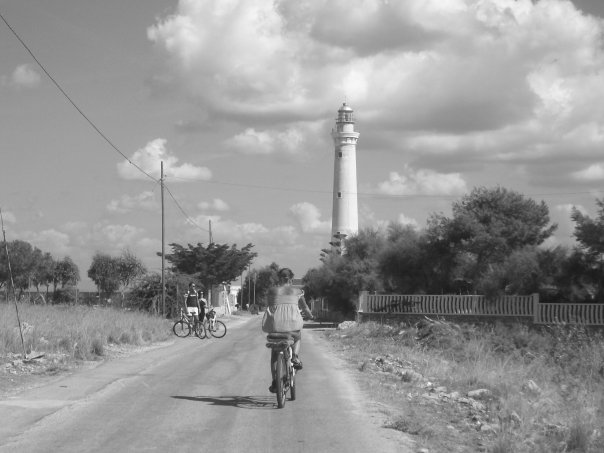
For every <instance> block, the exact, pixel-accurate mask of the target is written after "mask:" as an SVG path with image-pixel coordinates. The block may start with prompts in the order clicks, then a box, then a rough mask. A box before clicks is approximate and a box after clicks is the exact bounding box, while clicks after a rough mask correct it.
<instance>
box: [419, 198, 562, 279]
mask: <svg viewBox="0 0 604 453" xmlns="http://www.w3.org/2000/svg"><path fill="white" fill-rule="evenodd" d="M452 211H453V218H451V219H449V218H447V217H445V216H442V215H440V216H438V215H434V216H432V218H431V219H430V221H429V222H428V231H427V237H428V239H429V240H428V242H429V244H430V245H431V247H432V248H433V250H434V251H436V252H437V255H440V256H441V257H442V258H443V265H444V267H443V271H444V273H445V274H447V275H448V284H449V285H451V284H452V281H453V280H454V279H455V278H464V279H467V280H470V281H478V280H480V279H482V278H483V277H484V275H485V274H486V273H488V272H490V271H489V269H490V268H491V267H492V266H494V265H498V264H501V263H502V262H503V261H505V259H506V258H507V257H508V256H509V255H510V254H511V253H512V252H514V251H516V250H521V249H523V248H524V247H527V246H536V245H539V244H541V243H543V241H544V240H545V239H547V238H548V237H550V236H551V235H552V233H553V232H554V231H555V230H556V228H557V225H555V224H553V225H550V218H549V209H548V208H547V205H546V204H545V202H543V201H541V202H540V203H536V202H535V201H534V200H531V199H528V198H525V197H524V196H523V195H521V194H519V193H517V192H514V191H509V190H507V189H505V188H502V187H497V188H494V189H487V188H484V187H481V188H476V189H474V190H473V191H472V192H471V193H470V194H469V195H466V196H464V197H463V198H462V199H461V201H459V202H456V203H454V204H453V207H452ZM460 258H461V260H460ZM501 290H503V288H501Z"/></svg>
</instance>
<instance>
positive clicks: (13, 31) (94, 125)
mask: <svg viewBox="0 0 604 453" xmlns="http://www.w3.org/2000/svg"><path fill="white" fill-rule="evenodd" d="M0 19H2V21H3V22H4V23H5V24H6V26H7V27H8V29H9V30H10V31H11V32H12V34H13V35H14V36H15V38H17V40H18V41H19V42H20V43H21V45H22V46H23V47H24V48H25V50H27V52H28V53H29V55H31V57H32V58H33V59H34V61H35V62H36V63H37V65H38V66H39V67H40V69H42V71H44V74H46V76H47V77H48V78H49V79H50V81H51V82H52V83H53V84H54V85H55V86H56V87H57V89H58V90H59V91H60V92H61V94H62V95H63V96H64V97H65V98H66V99H67V100H68V101H69V103H70V104H71V105H72V106H73V108H75V109H76V110H77V112H78V113H79V114H80V115H81V116H82V117H83V118H84V119H85V120H86V122H88V124H89V125H90V126H91V127H92V128H93V129H94V130H95V131H96V132H97V134H99V135H100V136H101V137H102V138H103V140H105V142H107V143H108V144H109V146H111V147H112V148H113V149H114V150H115V151H117V153H118V154H120V155H121V156H122V157H123V158H124V159H126V161H127V162H128V163H129V164H130V165H132V166H134V167H135V168H136V169H137V170H138V171H140V172H141V173H143V174H144V175H145V176H147V177H148V178H150V179H152V180H153V181H155V182H159V181H158V180H157V179H156V178H154V177H153V176H151V175H150V174H149V173H147V172H146V171H145V170H143V169H142V168H140V167H139V166H138V165H136V164H135V163H134V162H132V161H131V160H130V158H128V157H127V156H126V155H125V154H124V153H123V152H122V151H121V150H120V149H119V148H118V147H117V146H116V145H115V144H114V143H113V142H112V141H111V140H110V139H109V138H108V137H107V136H106V135H105V134H104V133H103V132H102V131H101V130H100V129H99V128H98V127H97V126H96V124H94V122H93V121H92V120H91V119H90V118H88V116H87V115H86V114H85V113H84V112H83V111H82V109H81V108H80V107H78V105H77V104H76V103H75V102H74V101H73V100H72V99H71V97H70V96H69V95H68V94H67V93H66V92H65V90H64V89H63V88H62V87H61V85H60V84H59V82H57V81H56V80H55V78H54V77H53V76H52V75H50V73H49V72H48V71H47V70H46V68H45V67H44V65H43V64H42V63H41V62H40V60H38V58H37V57H36V56H35V55H34V53H33V52H32V51H31V49H30V48H29V47H28V45H27V44H25V42H24V41H23V39H21V37H20V36H19V34H18V33H17V32H16V31H15V29H13V27H11V25H10V24H9V23H8V21H7V20H6V19H5V18H4V16H3V15H2V13H0Z"/></svg>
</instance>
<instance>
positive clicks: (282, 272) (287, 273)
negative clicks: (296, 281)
mask: <svg viewBox="0 0 604 453" xmlns="http://www.w3.org/2000/svg"><path fill="white" fill-rule="evenodd" d="M277 275H278V276H279V279H280V280H289V279H291V278H294V273H293V272H292V270H291V269H289V268H287V267H284V268H282V269H279V272H278V273H277Z"/></svg>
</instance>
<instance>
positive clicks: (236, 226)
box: [189, 214, 298, 247]
mask: <svg viewBox="0 0 604 453" xmlns="http://www.w3.org/2000/svg"><path fill="white" fill-rule="evenodd" d="M192 220H193V222H189V224H190V225H191V226H202V225H208V222H209V221H211V222H212V234H213V239H214V241H216V242H220V243H240V244H241V243H249V242H251V243H253V244H254V245H258V244H262V245H267V244H268V245H271V246H288V247H289V246H292V245H294V244H295V243H296V238H297V237H298V233H297V232H296V229H295V228H294V227H292V226H287V225H285V226H276V227H268V226H266V225H264V224H262V223H258V222H243V223H238V222H236V221H234V220H231V219H224V218H222V217H221V216H219V215H207V214H201V215H198V216H197V217H195V218H193V219H192ZM198 233H199V231H198V230H197V231H196V232H195V234H196V235H197V236H198Z"/></svg>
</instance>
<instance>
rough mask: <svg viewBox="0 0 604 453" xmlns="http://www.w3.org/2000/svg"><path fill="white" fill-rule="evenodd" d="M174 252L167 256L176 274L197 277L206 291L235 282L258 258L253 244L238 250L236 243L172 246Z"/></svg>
mask: <svg viewBox="0 0 604 453" xmlns="http://www.w3.org/2000/svg"><path fill="white" fill-rule="evenodd" d="M170 247H172V253H171V254H169V255H166V260H168V262H169V263H170V264H171V265H172V270H173V271H174V272H182V273H185V274H188V275H191V276H195V277H196V278H197V279H198V280H199V281H201V283H202V284H203V285H204V287H205V288H211V287H212V286H214V285H216V284H220V283H222V282H231V281H233V280H235V279H236V278H237V277H239V276H240V275H241V273H242V272H243V271H244V270H245V269H246V268H247V267H248V265H249V264H250V263H251V262H252V261H253V259H254V258H255V257H256V256H257V254H256V253H255V252H252V251H251V249H252V247H253V245H252V244H247V245H246V246H245V247H243V248H242V249H238V248H237V245H236V244H233V245H231V246H229V245H227V244H215V243H213V242H212V243H210V244H208V245H207V246H205V247H204V246H203V245H202V244H201V243H198V244H197V245H191V244H188V245H187V247H186V248H185V247H183V246H181V245H179V244H175V243H173V244H170Z"/></svg>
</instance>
